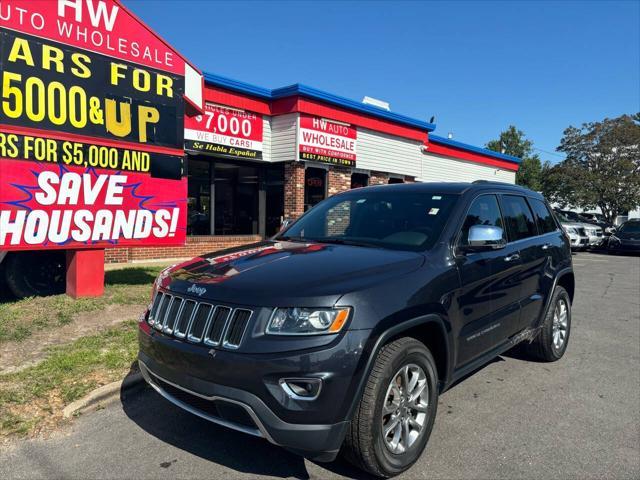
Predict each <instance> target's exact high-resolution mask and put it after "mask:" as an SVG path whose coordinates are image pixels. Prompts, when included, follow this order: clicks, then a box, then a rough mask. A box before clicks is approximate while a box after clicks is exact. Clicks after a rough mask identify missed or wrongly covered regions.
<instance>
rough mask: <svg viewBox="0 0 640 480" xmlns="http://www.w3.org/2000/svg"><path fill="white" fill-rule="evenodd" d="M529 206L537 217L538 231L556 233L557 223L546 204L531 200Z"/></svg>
mask: <svg viewBox="0 0 640 480" xmlns="http://www.w3.org/2000/svg"><path fill="white" fill-rule="evenodd" d="M529 204H530V205H531V209H532V210H533V214H534V215H535V217H536V223H537V224H538V230H539V231H540V233H549V232H555V231H556V229H557V226H556V222H555V220H554V219H553V215H551V212H550V211H549V209H548V208H547V206H546V205H545V204H544V202H542V201H540V200H537V199H535V198H530V199H529Z"/></svg>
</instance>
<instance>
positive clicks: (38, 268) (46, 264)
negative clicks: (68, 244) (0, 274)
mask: <svg viewBox="0 0 640 480" xmlns="http://www.w3.org/2000/svg"><path fill="white" fill-rule="evenodd" d="M3 267H4V277H5V278H4V280H5V283H6V284H7V287H8V288H9V291H10V292H11V293H13V294H14V295H15V296H16V297H17V298H26V297H34V296H47V295H58V294H60V293H64V291H65V287H66V257H65V252H64V251H61V250H55V251H54V250H52V251H40V252H37V251H30V252H15V253H9V254H8V255H7V258H5V260H4V262H3Z"/></svg>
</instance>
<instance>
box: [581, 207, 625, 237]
mask: <svg viewBox="0 0 640 480" xmlns="http://www.w3.org/2000/svg"><path fill="white" fill-rule="evenodd" d="M580 216H581V217H583V218H584V219H585V221H587V222H589V223H593V224H595V225H598V226H599V227H600V228H602V230H603V232H602V235H603V237H604V238H605V243H606V239H607V238H608V237H609V235H611V234H612V233H613V232H615V231H616V226H615V225H614V224H613V223H611V222H607V220H606V219H605V218H604V215H602V214H601V213H581V214H580Z"/></svg>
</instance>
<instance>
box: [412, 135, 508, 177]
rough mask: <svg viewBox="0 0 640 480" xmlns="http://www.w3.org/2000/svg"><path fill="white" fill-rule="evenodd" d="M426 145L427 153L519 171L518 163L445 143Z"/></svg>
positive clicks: (428, 143) (429, 143)
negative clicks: (448, 145)
mask: <svg viewBox="0 0 640 480" xmlns="http://www.w3.org/2000/svg"><path fill="white" fill-rule="evenodd" d="M425 147H426V148H427V153H433V154H434V155H442V156H444V157H450V158H459V159H460V160H467V161H469V162H474V163H481V164H484V165H491V166H492V167H498V168H501V169H503V170H510V171H512V172H517V171H518V167H519V165H518V164H517V163H513V162H506V161H504V160H497V159H495V158H491V157H488V156H484V155H479V154H477V153H472V152H468V151H466V150H462V149H460V148H453V147H447V146H445V145H438V144H436V143H432V142H427V143H426V144H425Z"/></svg>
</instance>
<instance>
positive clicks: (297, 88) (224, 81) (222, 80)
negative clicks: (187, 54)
mask: <svg viewBox="0 0 640 480" xmlns="http://www.w3.org/2000/svg"><path fill="white" fill-rule="evenodd" d="M204 81H205V83H208V84H210V85H214V86H216V87H220V88H223V89H226V90H231V91H233V92H237V93H241V94H244V95H249V96H252V97H257V98H260V99H263V100H268V101H271V100H277V99H280V98H287V97H293V96H301V97H306V98H311V99H313V100H318V101H320V102H323V103H326V104H329V105H333V106H337V107H341V108H345V109H348V110H352V111H355V112H359V113H363V114H365V115H369V116H372V117H376V118H381V119H385V120H389V121H391V122H395V123H398V124H401V125H407V126H410V127H414V128H418V129H421V130H424V131H425V132H432V131H433V130H435V128H436V126H435V125H434V124H432V123H429V122H425V121H423V120H418V119H415V118H411V117H407V116H405V115H400V114H398V113H394V112H390V111H388V110H384V109H382V108H378V107H375V106H372V105H368V104H364V103H361V102H358V101H356V100H351V99H349V98H345V97H341V96H339V95H334V94H332V93H329V92H325V91H323V90H318V89H317V88H313V87H309V86H307V85H302V84H300V83H295V84H293V85H288V86H286V87H280V88H275V89H269V88H264V87H259V86H257V85H252V84H250V83H246V82H241V81H239V80H234V79H231V78H227V77H223V76H221V75H216V74H213V73H209V72H204ZM428 138H429V141H430V142H433V143H436V144H441V145H445V146H448V147H451V148H457V149H460V150H464V151H468V152H473V153H477V154H480V155H484V156H487V157H491V158H496V159H500V160H506V161H508V162H513V163H520V162H521V159H519V158H517V157H513V156H511V155H505V154H503V153H499V152H494V151H493V150H488V149H486V148H481V147H475V146H473V145H469V144H466V143H462V142H458V141H454V140H451V139H448V138H444V137H439V136H437V135H433V134H431V133H429V136H428Z"/></svg>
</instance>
